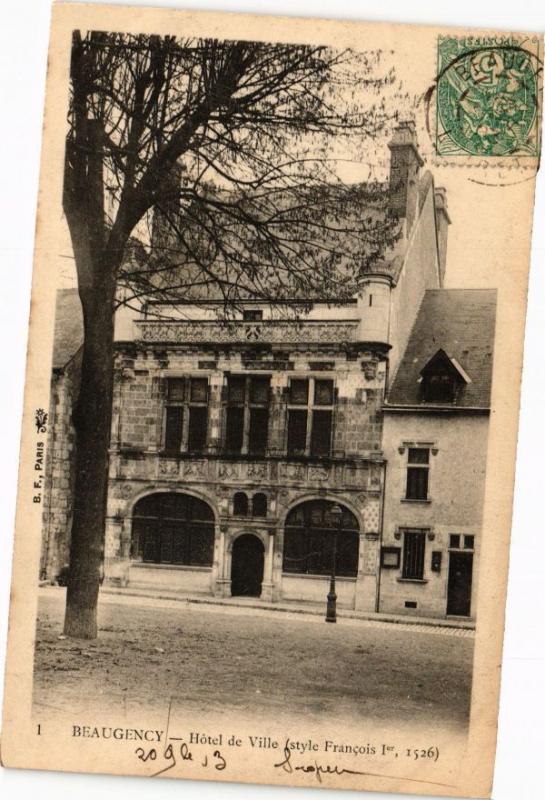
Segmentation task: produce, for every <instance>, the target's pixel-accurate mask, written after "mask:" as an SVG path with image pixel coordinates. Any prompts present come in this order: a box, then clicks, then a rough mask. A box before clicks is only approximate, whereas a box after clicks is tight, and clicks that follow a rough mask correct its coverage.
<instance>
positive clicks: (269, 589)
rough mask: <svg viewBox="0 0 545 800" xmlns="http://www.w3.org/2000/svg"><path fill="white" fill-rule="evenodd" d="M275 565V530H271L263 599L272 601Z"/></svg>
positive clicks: (262, 593) (264, 575)
mask: <svg viewBox="0 0 545 800" xmlns="http://www.w3.org/2000/svg"><path fill="white" fill-rule="evenodd" d="M273 567H274V530H270V531H269V539H268V542H267V551H266V553H265V564H264V568H263V583H262V586H261V599H262V600H267V601H268V602H271V601H272V600H273Z"/></svg>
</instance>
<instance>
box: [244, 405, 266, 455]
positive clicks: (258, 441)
mask: <svg viewBox="0 0 545 800" xmlns="http://www.w3.org/2000/svg"><path fill="white" fill-rule="evenodd" d="M268 428H269V409H268V408H250V431H249V436H248V452H249V453H250V454H252V453H253V454H255V455H264V454H265V451H266V449H267V433H268Z"/></svg>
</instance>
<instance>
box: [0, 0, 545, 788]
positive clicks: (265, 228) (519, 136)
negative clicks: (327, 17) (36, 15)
mask: <svg viewBox="0 0 545 800" xmlns="http://www.w3.org/2000/svg"><path fill="white" fill-rule="evenodd" d="M542 59H543V42H542V38H541V36H539V35H537V34H531V33H523V32H509V31H502V32H499V31H495V30H472V29H457V28H451V29H448V28H434V27H417V26H410V25H392V24H376V23H374V24H367V23H363V22H361V23H357V22H354V23H352V22H351V23H347V22H343V23H341V22H335V21H324V20H311V19H299V18H291V19H288V18H277V17H266V16H250V15H242V14H211V13H194V12H184V11H173V10H160V9H151V8H147V9H143V8H130V7H127V6H125V7H122V6H117V7H114V6H107V5H103V6H101V5H85V4H81V5H80V4H64V3H58V4H56V5H55V6H54V10H53V23H52V30H51V43H50V53H49V64H48V77H47V95H46V108H45V120H44V128H43V151H42V171H41V181H40V193H39V206H38V214H37V229H36V244H35V263H34V273H33V289H32V312H31V320H30V338H29V347H28V360H27V378H26V390H25V400H24V417H23V434H22V442H21V462H20V472H19V494H18V510H17V521H16V532H15V550H14V563H13V585H12V601H11V611H10V630H9V642H8V657H7V667H6V684H5V697H4V717H3V723H2V738H1V759H2V763H3V765H4V766H7V767H31V768H37V769H52V770H68V771H83V772H85V771H88V772H108V773H113V774H127V775H137V776H147V777H150V776H157V777H159V776H160V777H162V778H179V779H183V778H191V779H202V780H215V781H244V782H252V783H268V784H287V785H293V786H301V787H305V786H306V787H308V786H320V787H323V788H335V789H357V790H374V791H384V792H405V793H414V794H420V795H435V796H447V797H448V796H479V797H487V796H489V795H490V789H491V782H492V776H493V767H494V752H495V741H496V722H497V713H498V693H499V682H500V670H499V664H500V661H501V646H502V636H503V618H504V605H505V587H506V578H507V562H508V545H509V536H510V523H511V507H512V496H513V481H514V464H515V450H516V439H517V421H518V403H519V389H520V376H521V366H522V345H523V332H524V319H525V308H526V291H527V274H528V265H529V254H530V242H531V228H532V211H533V199H534V182H535V176H536V172H537V169H538V163H539V154H540V146H541V89H542V63H543V62H542Z"/></svg>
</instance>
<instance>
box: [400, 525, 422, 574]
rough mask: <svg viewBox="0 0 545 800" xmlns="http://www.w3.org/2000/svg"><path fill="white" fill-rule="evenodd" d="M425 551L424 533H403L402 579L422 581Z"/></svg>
mask: <svg viewBox="0 0 545 800" xmlns="http://www.w3.org/2000/svg"><path fill="white" fill-rule="evenodd" d="M425 549H426V533H425V531H405V534H404V547H403V577H404V578H407V579H409V580H419V581H421V580H423V578H424V554H425Z"/></svg>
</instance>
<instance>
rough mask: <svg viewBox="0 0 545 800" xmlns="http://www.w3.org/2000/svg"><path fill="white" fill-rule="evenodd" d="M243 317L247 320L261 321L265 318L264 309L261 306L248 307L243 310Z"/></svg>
mask: <svg viewBox="0 0 545 800" xmlns="http://www.w3.org/2000/svg"><path fill="white" fill-rule="evenodd" d="M242 319H243V320H244V321H245V322H260V321H261V320H262V319H263V311H262V310H261V309H259V308H247V309H245V310H244V311H243V312H242Z"/></svg>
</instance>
